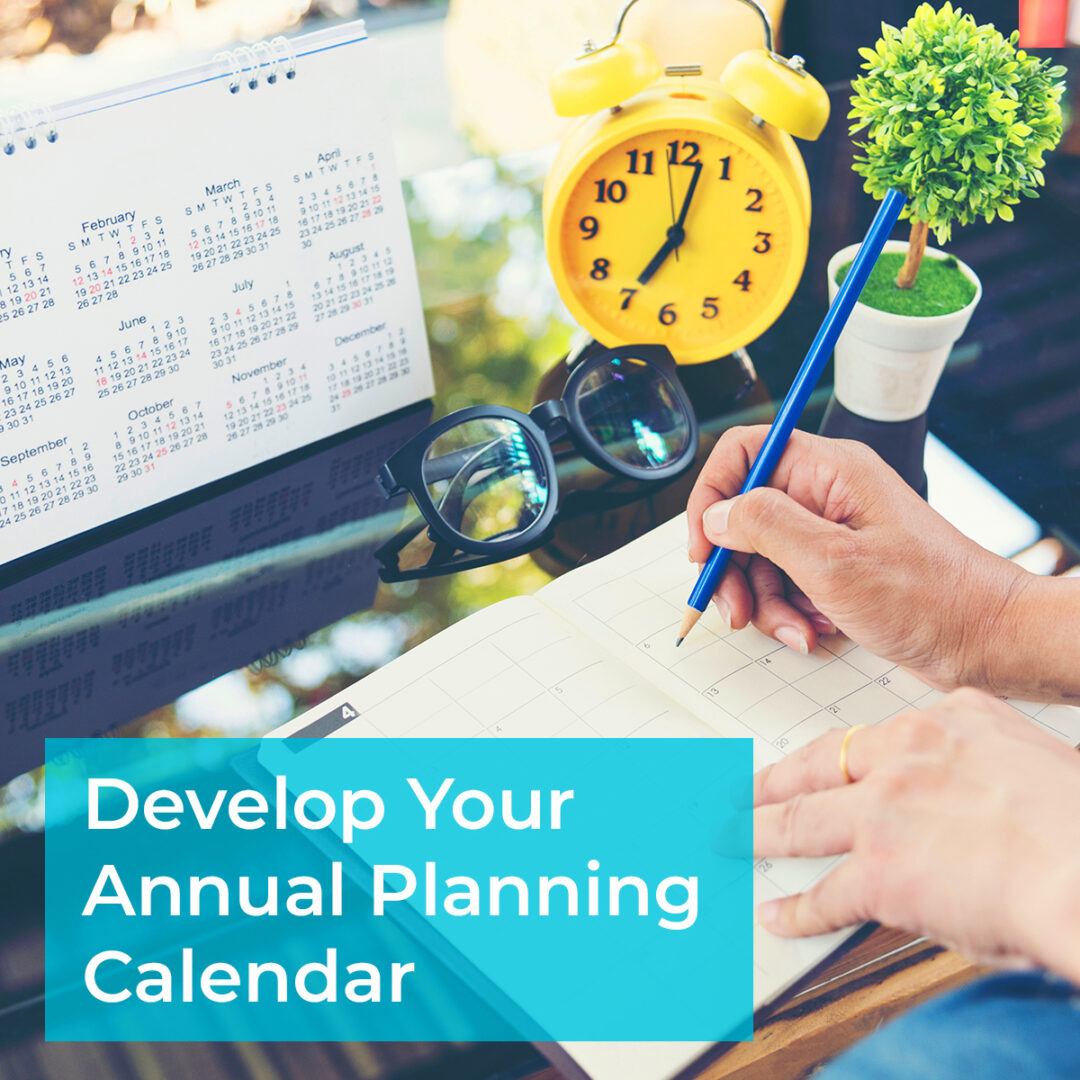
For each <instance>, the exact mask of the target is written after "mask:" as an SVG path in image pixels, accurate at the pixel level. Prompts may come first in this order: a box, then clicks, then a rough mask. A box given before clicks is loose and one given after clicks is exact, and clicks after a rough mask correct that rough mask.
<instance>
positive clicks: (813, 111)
mask: <svg viewBox="0 0 1080 1080" xmlns="http://www.w3.org/2000/svg"><path fill="white" fill-rule="evenodd" d="M637 2H638V0H629V2H628V3H627V4H626V5H625V7H624V8H623V9H622V12H621V13H620V15H619V18H618V21H617V24H616V28H615V33H614V35H613V36H612V39H611V41H610V42H608V43H607V44H606V45H603V46H600V47H599V48H595V47H593V46H592V45H591V44H590V43H588V42H586V49H585V52H584V53H583V54H582V55H581V56H579V57H578V58H577V59H575V60H574V61H571V63H570V64H568V65H566V66H565V67H563V68H561V69H560V70H559V71H558V72H556V74H555V76H554V78H553V79H552V86H551V93H552V100H553V103H554V105H555V109H556V112H558V113H559V114H560V115H561V116H583V117H584V119H582V120H581V121H580V123H579V124H578V125H577V126H576V127H575V128H573V129H572V130H571V132H570V133H569V134H568V135H567V137H566V138H565V140H564V141H563V143H562V146H561V147H560V149H559V152H558V154H557V156H556V158H555V161H554V163H553V165H552V167H551V171H550V172H549V174H548V178H547V183H546V186H545V189H544V233H545V243H546V247H547V257H548V262H549V263H550V265H551V269H552V273H553V274H554V277H555V282H556V284H557V285H558V288H559V292H560V294H561V295H562V297H563V300H564V301H565V303H566V305H567V307H569V309H570V311H571V313H572V314H573V315H574V317H575V319H577V321H578V322H579V323H580V324H581V325H582V326H583V327H584V328H585V329H586V330H587V331H588V332H589V333H590V334H592V336H593V337H595V338H596V339H597V341H599V342H601V343H602V344H604V345H607V346H610V347H614V346H617V345H628V344H634V343H656V344H662V345H666V346H667V347H668V348H669V349H670V350H671V352H672V353H673V354H674V356H675V358H676V359H677V360H678V361H679V362H680V363H700V362H702V361H706V360H715V359H717V358H719V357H721V356H726V355H727V354H728V353H731V352H734V351H735V350H736V349H739V348H741V347H742V346H744V345H746V344H747V343H749V342H751V341H753V340H754V339H755V338H757V337H759V336H760V335H761V334H762V333H764V332H765V330H767V329H768V328H769V327H770V326H771V325H772V324H773V322H775V321H776V319H777V317H778V316H779V315H780V313H781V312H782V311H783V310H784V308H785V307H786V305H787V303H788V301H789V300H790V299H791V296H792V294H793V293H794V291H795V287H796V285H797V284H798V282H799V278H800V277H801V276H802V271H803V266H804V264H805V262H806V252H807V244H808V240H809V233H810V185H809V182H808V180H807V176H806V167H805V165H804V164H803V160H802V157H801V156H800V154H799V151H798V149H797V148H796V146H795V142H794V140H793V139H792V135H796V136H798V137H800V138H804V139H816V138H817V137H818V135H820V134H821V131H822V129H823V128H824V127H825V123H826V121H827V120H828V116H829V99H828V96H827V94H826V93H825V91H824V89H823V88H822V86H821V84H820V83H819V82H818V81H817V80H816V79H814V78H813V77H812V76H810V75H809V74H807V72H806V71H805V70H803V64H802V60H801V58H799V57H794V58H792V59H791V60H788V59H785V58H784V57H782V56H780V55H779V54H777V53H776V52H775V51H774V49H773V31H772V23H771V20H770V19H769V16H768V14H767V13H766V12H765V11H764V10H763V9H762V8H761V7H760V5H759V4H757V3H756V2H754V0H741V2H742V3H745V4H748V5H749V6H751V7H753V8H755V9H756V10H757V11H758V13H759V15H760V16H761V20H762V23H763V25H764V28H765V45H766V47H765V48H764V49H758V50H753V51H750V52H744V53H740V54H739V55H738V56H736V57H735V58H734V59H733V60H732V61H731V62H730V63H729V64H728V66H727V67H726V68H725V69H724V71H723V74H722V75H721V81H720V82H719V83H713V82H708V81H706V80H704V79H702V78H701V77H700V75H699V74H698V73H699V71H700V69H699V68H698V67H697V66H695V65H685V66H679V67H675V68H671V67H669V68H667V69H666V71H661V69H660V66H659V63H658V62H657V60H656V59H655V57H654V56H653V54H652V53H651V52H650V51H649V50H648V49H647V48H646V47H645V46H643V45H640V44H637V43H634V42H630V41H620V40H619V37H620V33H621V31H622V25H623V21H624V20H625V18H626V13H627V12H628V11H629V10H630V8H632V7H633V6H634V4H636V3H637ZM586 114H589V115H586Z"/></svg>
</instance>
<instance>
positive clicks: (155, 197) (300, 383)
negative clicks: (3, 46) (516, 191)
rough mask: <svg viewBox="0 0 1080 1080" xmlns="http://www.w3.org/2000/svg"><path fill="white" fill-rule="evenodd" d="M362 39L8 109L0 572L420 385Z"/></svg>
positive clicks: (402, 401) (390, 185)
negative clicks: (45, 105) (46, 108)
mask: <svg viewBox="0 0 1080 1080" xmlns="http://www.w3.org/2000/svg"><path fill="white" fill-rule="evenodd" d="M377 61H378V56H377V52H376V49H375V47H374V45H373V44H372V43H371V42H370V41H369V40H368V39H367V38H366V36H365V34H364V30H363V26H362V24H359V23H353V24H350V25H348V26H344V27H337V28H334V29H332V30H328V31H323V32H320V33H317V34H310V35H307V36H305V37H301V38H298V39H295V40H294V41H292V42H291V43H285V42H284V41H283V40H280V39H279V40H278V41H276V42H273V43H271V44H270V45H269V46H260V47H257V48H253V49H240V50H237V51H236V52H234V53H232V54H230V55H229V56H228V57H227V58H219V59H218V60H217V61H215V62H214V63H211V64H207V65H205V66H204V67H201V68H198V69H193V70H191V71H188V72H186V73H184V74H181V75H177V76H172V77H169V78H167V79H160V80H156V81H154V82H152V83H147V84H143V85H140V86H134V87H130V88H128V89H126V90H123V91H118V92H115V93H112V94H108V95H103V96H99V97H95V98H89V99H85V100H83V101H78V102H72V103H70V104H67V105H61V106H57V107H55V108H54V109H53V110H52V114H51V115H46V114H45V113H42V112H37V111H22V112H20V113H18V114H12V117H13V118H9V119H8V121H7V123H6V128H7V131H6V132H5V133H4V134H2V135H0V185H2V189H3V192H4V198H3V201H2V204H0V564H2V563H6V562H9V561H10V560H12V559H16V558H19V557H21V556H23V555H26V554H29V553H31V552H34V551H37V550H39V549H41V548H43V547H46V546H48V545H51V544H53V543H56V542H57V541H59V540H63V539H66V538H68V537H70V536H74V535H76V534H79V533H82V532H84V531H86V530H88V529H92V528H94V527H95V526H98V525H102V524H104V523H106V522H109V521H113V520H115V519H117V518H120V517H124V516H126V515H128V514H130V513H133V512H135V511H137V510H140V509H143V508H145V507H147V506H150V505H154V504H157V503H160V502H162V501H163V500H166V499H168V498H170V497H172V496H175V495H178V494H182V493H184V492H188V491H191V490H192V489H194V488H198V487H200V486H202V485H204V484H207V483H210V482H212V481H215V480H218V479H221V478H222V477H226V476H229V475H232V474H234V473H236V472H239V471H241V470H243V469H246V468H248V467H250V466H253V465H257V464H260V463H262V462H265V461H268V460H270V459H272V458H275V457H278V456H280V455H281V454H284V453H287V452H288V451H291V450H294V449H296V448H298V447H301V446H304V445H306V444H309V443H312V442H314V441H316V440H318V439H321V438H324V437H326V436H328V435H332V434H335V433H337V432H340V431H343V430H346V429H348V428H351V427H354V426H355V425H357V424H361V423H364V422H365V421H367V420H371V419H373V418H374V417H377V416H380V415H383V414H385V413H387V412H390V411H392V410H394V409H397V408H400V407H401V406H403V405H407V404H410V403H412V402H414V401H418V400H420V399H421V398H424V397H427V396H429V395H430V394H431V392H432V381H431V364H430V359H429V356H428V350H427V340H426V337H425V334H424V325H423V314H422V308H421V303H420V294H419V288H418V285H417V280H416V268H415V263H414V259H413V253H412V247H411V243H410V239H409V230H408V222H407V219H406V215H405V206H404V200H403V198H402V193H401V187H400V184H399V181H398V178H397V173H396V169H395V166H394V161H393V154H392V148H391V141H390V133H389V128H388V125H387V121H386V118H385V116H384V115H383V113H382V111H381V106H380V100H381V99H382V97H383V88H382V81H381V79H380V77H379V74H378V64H377Z"/></svg>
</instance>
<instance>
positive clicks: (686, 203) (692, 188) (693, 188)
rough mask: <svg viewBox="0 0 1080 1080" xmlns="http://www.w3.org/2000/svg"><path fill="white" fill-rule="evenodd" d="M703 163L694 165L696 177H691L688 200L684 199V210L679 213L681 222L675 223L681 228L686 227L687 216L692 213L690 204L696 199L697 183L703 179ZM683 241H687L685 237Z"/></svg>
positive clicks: (687, 192)
mask: <svg viewBox="0 0 1080 1080" xmlns="http://www.w3.org/2000/svg"><path fill="white" fill-rule="evenodd" d="M701 167H702V163H701V162H700V161H697V162H695V163H694V175H693V176H692V177H690V186H689V187H688V188H687V189H686V198H685V199H683V204H682V209H681V210H680V211H679V220H678V221H676V222H675V224H676V225H678V226H679V228H684V227H685V226H686V215H687V214H688V213H689V212H690V203H691V200H692V199H693V198H694V192H695V191H696V190H697V182H698V180H699V178H700V177H701ZM683 239H686V238H685V236H684V237H683Z"/></svg>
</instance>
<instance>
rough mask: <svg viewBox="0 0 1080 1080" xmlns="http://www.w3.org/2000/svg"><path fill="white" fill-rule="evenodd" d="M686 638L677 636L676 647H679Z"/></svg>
mask: <svg viewBox="0 0 1080 1080" xmlns="http://www.w3.org/2000/svg"><path fill="white" fill-rule="evenodd" d="M685 640H686V638H676V639H675V648H676V649H677V648H678V647H679V646H680V645H681V644H682V643H683V642H684V641H685Z"/></svg>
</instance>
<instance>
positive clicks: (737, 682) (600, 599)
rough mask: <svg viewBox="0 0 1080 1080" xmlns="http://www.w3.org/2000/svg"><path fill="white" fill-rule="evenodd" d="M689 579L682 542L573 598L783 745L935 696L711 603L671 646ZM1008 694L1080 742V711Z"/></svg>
mask: <svg viewBox="0 0 1080 1080" xmlns="http://www.w3.org/2000/svg"><path fill="white" fill-rule="evenodd" d="M692 584H693V575H692V571H691V570H690V568H689V567H688V566H687V564H686V562H685V555H684V554H683V551H682V549H681V548H680V549H676V551H667V552H664V553H663V554H662V555H660V556H654V557H652V558H650V559H648V560H646V561H644V562H642V563H641V564H639V565H638V566H637V567H636V568H635V569H634V570H633V571H631V572H630V573H627V574H620V575H619V576H618V577H617V578H615V579H613V580H611V581H608V582H605V583H602V584H599V585H596V586H594V587H593V588H591V589H589V590H588V591H586V592H584V593H582V594H580V595H579V596H577V597H576V598H575V604H576V605H577V606H578V607H580V608H581V609H582V610H583V611H585V612H587V613H588V614H589V615H591V616H592V617H593V618H595V619H597V620H598V621H599V622H601V623H603V624H604V625H606V626H607V627H608V628H609V629H610V630H613V631H614V632H615V633H617V634H619V636H620V637H622V638H623V640H625V641H626V642H627V643H629V644H630V645H632V646H634V647H635V648H636V649H637V650H638V651H639V652H640V653H641V654H642V655H643V656H646V657H648V658H650V659H651V660H653V661H654V662H655V663H657V664H659V665H660V666H661V667H663V668H665V669H666V670H667V671H669V672H671V673H672V674H673V675H676V676H677V677H678V678H679V679H680V680H681V681H682V682H683V683H684V684H685V685H686V686H688V687H689V688H691V689H692V690H694V691H695V692H697V693H699V694H701V695H702V696H703V697H704V698H705V700H706V701H708V702H710V703H711V704H712V705H713V707H714V708H716V709H717V710H718V712H719V713H721V714H722V715H723V717H724V718H729V719H733V720H736V721H738V722H739V723H740V724H741V725H742V726H743V727H744V728H747V729H749V732H750V733H751V734H752V735H754V736H755V737H756V738H758V739H761V740H763V741H764V742H766V743H768V744H770V745H771V746H772V747H773V748H774V749H775V750H778V751H780V752H782V753H790V752H791V751H793V750H797V749H799V747H801V746H804V745H806V743H808V742H810V741H811V740H813V739H815V738H817V736H818V735H820V734H822V733H823V732H825V731H827V730H829V728H832V727H836V726H838V725H840V724H843V725H847V726H850V725H854V724H875V723H880V722H881V721H882V720H887V719H888V718H889V717H891V716H895V715H896V714H897V713H900V712H903V711H904V710H906V709H910V708H913V707H916V708H925V707H926V706H928V705H930V704H932V703H933V702H934V701H936V700H938V699H939V698H940V697H941V696H942V695H941V694H940V693H939V692H938V691H936V690H933V689H931V688H930V687H929V686H927V685H926V684H925V683H924V682H922V681H921V680H920V679H918V678H917V677H916V676H914V675H912V674H911V673H910V672H907V671H905V670H904V669H903V668H901V667H898V666H896V665H894V664H892V663H891V662H889V661H887V660H883V659H881V658H880V657H878V656H875V655H874V654H873V653H871V652H869V651H868V650H867V649H864V648H862V647H861V646H859V645H856V644H855V643H854V642H852V641H850V640H848V639H847V638H845V637H843V636H842V635H834V636H831V637H825V638H821V639H820V643H819V645H818V647H817V648H816V649H815V650H814V652H813V653H812V654H810V655H809V656H801V655H799V654H798V653H796V652H795V651H793V650H792V649H788V648H786V647H785V646H783V645H781V644H780V643H779V642H776V641H774V640H773V639H772V638H768V637H766V636H765V635H764V634H762V633H760V632H759V631H758V630H756V629H755V628H754V627H752V626H748V627H746V628H745V629H743V630H736V631H731V630H729V629H728V628H727V627H726V626H725V625H724V624H723V623H722V622H721V620H720V618H719V616H718V615H717V613H716V612H715V610H714V609H713V608H711V607H710V609H709V611H708V612H707V613H706V614H705V616H704V617H703V619H702V620H701V622H700V623H699V624H698V626H697V627H695V629H694V632H693V634H692V635H690V637H689V638H688V639H687V640H686V641H685V642H684V643H683V645H682V646H681V648H678V649H676V648H675V634H676V630H677V629H678V626H679V622H680V619H681V618H682V614H683V611H684V610H685V606H686V597H687V596H688V595H689V589H690V587H692ZM1006 700H1007V701H1008V704H1010V705H1011V706H1012V707H1013V708H1015V709H1017V710H1018V711H1019V712H1021V713H1023V714H1024V715H1025V716H1027V717H1028V718H1029V719H1031V720H1033V721H1035V723H1037V724H1039V726H1041V727H1043V728H1044V729H1045V730H1047V731H1049V732H1050V733H1051V734H1053V735H1056V736H1057V737H1058V738H1062V739H1066V740H1070V741H1072V742H1074V743H1075V742H1077V741H1080V710H1078V709H1075V708H1072V707H1069V706H1060V705H1046V704H1043V703H1037V702H1027V701H1019V700H1012V699H1006ZM724 730H725V733H730V734H741V733H742V732H736V731H735V730H733V729H732V730H730V731H728V729H727V727H725V729H724Z"/></svg>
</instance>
